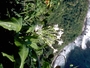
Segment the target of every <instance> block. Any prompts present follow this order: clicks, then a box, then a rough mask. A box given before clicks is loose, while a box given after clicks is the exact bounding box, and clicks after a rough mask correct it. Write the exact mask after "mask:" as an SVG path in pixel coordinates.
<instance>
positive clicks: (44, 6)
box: [0, 0, 88, 68]
mask: <svg viewBox="0 0 90 68" xmlns="http://www.w3.org/2000/svg"><path fill="white" fill-rule="evenodd" d="M87 6H88V5H87V2H86V1H85V0H1V2H0V8H2V7H3V8H2V9H1V10H0V63H1V64H0V67H1V68H7V67H8V68H50V64H51V62H52V58H53V57H54V54H53V48H52V46H51V45H53V46H54V47H56V48H57V49H58V47H62V46H59V45H58V44H57V39H56V37H57V36H56V35H57V32H58V31H55V30H54V28H53V25H55V24H58V25H59V27H60V28H62V29H64V34H63V36H62V40H63V41H64V44H63V45H66V44H68V43H69V42H71V41H73V40H74V39H75V38H76V37H77V36H78V35H79V34H80V33H81V30H82V27H83V20H84V18H85V15H86V12H87ZM36 27H38V28H36Z"/></svg>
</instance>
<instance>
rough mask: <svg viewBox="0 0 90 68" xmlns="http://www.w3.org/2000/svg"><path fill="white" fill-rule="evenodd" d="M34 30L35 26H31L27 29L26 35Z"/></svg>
mask: <svg viewBox="0 0 90 68" xmlns="http://www.w3.org/2000/svg"><path fill="white" fill-rule="evenodd" d="M34 29H35V26H31V27H29V29H28V30H27V32H26V33H29V32H34Z"/></svg>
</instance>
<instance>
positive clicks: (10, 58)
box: [2, 52, 15, 62]
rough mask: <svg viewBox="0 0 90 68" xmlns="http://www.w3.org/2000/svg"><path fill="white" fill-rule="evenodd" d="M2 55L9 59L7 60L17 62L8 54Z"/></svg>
mask: <svg viewBox="0 0 90 68" xmlns="http://www.w3.org/2000/svg"><path fill="white" fill-rule="evenodd" d="M2 55H3V56H4V57H7V58H8V59H9V60H11V61H12V62H15V60H14V56H13V55H8V54H6V53H4V52H2Z"/></svg>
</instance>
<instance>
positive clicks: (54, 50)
mask: <svg viewBox="0 0 90 68" xmlns="http://www.w3.org/2000/svg"><path fill="white" fill-rule="evenodd" d="M49 46H50V47H51V48H52V49H53V53H56V52H57V51H58V50H57V49H55V48H54V47H53V46H52V44H50V45H49Z"/></svg>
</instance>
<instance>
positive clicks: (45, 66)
mask: <svg viewBox="0 0 90 68" xmlns="http://www.w3.org/2000/svg"><path fill="white" fill-rule="evenodd" d="M42 68H51V67H50V64H49V63H48V62H46V61H44V64H43V67H42Z"/></svg>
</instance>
